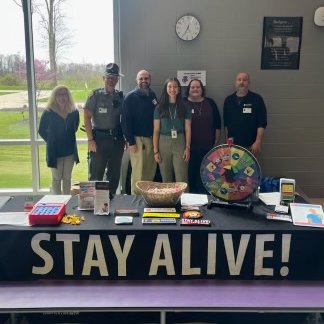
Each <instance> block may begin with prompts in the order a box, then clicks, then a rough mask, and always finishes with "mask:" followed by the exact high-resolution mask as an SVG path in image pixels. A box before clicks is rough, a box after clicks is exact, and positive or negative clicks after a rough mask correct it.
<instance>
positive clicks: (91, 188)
mask: <svg viewBox="0 0 324 324" xmlns="http://www.w3.org/2000/svg"><path fill="white" fill-rule="evenodd" d="M94 196H95V182H94V181H85V182H80V193H79V196H78V210H93V208H94Z"/></svg>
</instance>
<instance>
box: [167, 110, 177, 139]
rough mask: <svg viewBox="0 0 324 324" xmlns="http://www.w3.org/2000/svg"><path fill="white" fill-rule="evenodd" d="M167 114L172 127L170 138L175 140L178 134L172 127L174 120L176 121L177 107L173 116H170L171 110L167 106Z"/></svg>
mask: <svg viewBox="0 0 324 324" xmlns="http://www.w3.org/2000/svg"><path fill="white" fill-rule="evenodd" d="M169 114H170V119H171V126H172V127H171V138H177V137H178V133H177V130H176V129H175V126H174V120H175V119H176V115H177V105H175V108H174V114H173V115H172V114H171V109H170V106H169Z"/></svg>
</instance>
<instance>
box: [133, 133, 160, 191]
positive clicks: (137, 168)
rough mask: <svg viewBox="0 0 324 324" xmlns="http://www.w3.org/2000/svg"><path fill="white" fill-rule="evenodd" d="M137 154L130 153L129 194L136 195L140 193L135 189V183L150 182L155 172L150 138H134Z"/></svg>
mask: <svg viewBox="0 0 324 324" xmlns="http://www.w3.org/2000/svg"><path fill="white" fill-rule="evenodd" d="M135 141H136V145H137V152H136V153H132V152H130V161H131V165H132V176H131V192H132V195H138V194H140V192H139V191H138V190H137V188H136V182H137V181H141V180H143V181H152V180H153V179H154V176H155V172H156V162H155V160H154V152H153V139H152V137H143V136H138V137H135Z"/></svg>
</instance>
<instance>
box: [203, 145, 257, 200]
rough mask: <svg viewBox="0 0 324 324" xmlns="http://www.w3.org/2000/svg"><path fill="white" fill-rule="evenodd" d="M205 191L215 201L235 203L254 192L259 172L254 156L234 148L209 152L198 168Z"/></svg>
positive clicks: (240, 148)
mask: <svg viewBox="0 0 324 324" xmlns="http://www.w3.org/2000/svg"><path fill="white" fill-rule="evenodd" d="M200 176H201V180H202V183H203V184H204V187H205V188H206V190H207V191H208V192H209V193H210V194H211V195H212V196H214V197H215V198H218V199H221V200H224V201H227V202H237V201H243V200H245V199H247V198H248V197H249V196H250V195H252V194H253V193H254V191H255V190H257V189H258V187H259V185H260V181H261V169H260V165H259V163H258V161H257V159H256V158H255V156H254V155H253V154H252V153H251V152H250V151H248V150H247V149H245V148H244V147H241V146H238V145H227V144H224V145H219V146H216V147H214V148H213V149H211V150H210V151H209V152H208V153H207V154H206V155H205V157H204V159H203V161H202V163H201V166H200Z"/></svg>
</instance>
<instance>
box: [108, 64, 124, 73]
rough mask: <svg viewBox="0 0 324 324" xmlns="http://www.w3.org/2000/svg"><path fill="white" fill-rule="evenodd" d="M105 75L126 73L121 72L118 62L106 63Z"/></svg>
mask: <svg viewBox="0 0 324 324" xmlns="http://www.w3.org/2000/svg"><path fill="white" fill-rule="evenodd" d="M105 75H116V76H124V74H121V73H119V66H118V65H117V64H116V63H109V64H107V65H106V70H105Z"/></svg>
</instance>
